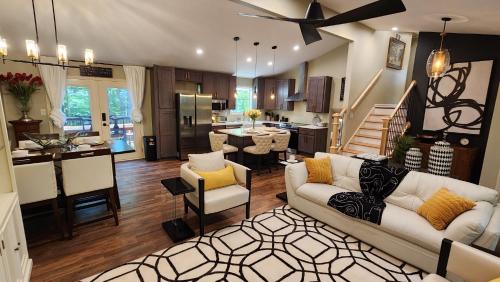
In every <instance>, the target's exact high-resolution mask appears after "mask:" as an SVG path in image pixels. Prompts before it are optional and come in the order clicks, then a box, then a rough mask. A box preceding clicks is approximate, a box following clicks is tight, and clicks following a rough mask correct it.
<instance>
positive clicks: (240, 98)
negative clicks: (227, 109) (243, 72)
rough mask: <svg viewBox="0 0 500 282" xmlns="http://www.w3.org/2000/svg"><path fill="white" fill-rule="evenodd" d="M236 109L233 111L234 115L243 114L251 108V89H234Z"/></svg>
mask: <svg viewBox="0 0 500 282" xmlns="http://www.w3.org/2000/svg"><path fill="white" fill-rule="evenodd" d="M236 93H237V94H238V95H237V97H236V107H235V109H234V110H233V112H235V113H244V112H245V111H248V110H250V109H251V108H252V88H250V87H238V88H236Z"/></svg>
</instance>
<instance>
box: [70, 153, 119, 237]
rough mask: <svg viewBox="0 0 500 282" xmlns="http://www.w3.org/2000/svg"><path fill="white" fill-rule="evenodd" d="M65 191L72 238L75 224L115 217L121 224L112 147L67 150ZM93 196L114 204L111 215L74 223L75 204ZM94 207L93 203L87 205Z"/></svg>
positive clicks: (116, 222) (117, 222)
mask: <svg viewBox="0 0 500 282" xmlns="http://www.w3.org/2000/svg"><path fill="white" fill-rule="evenodd" d="M61 159H62V161H61V164H62V175H63V190H64V193H65V195H66V197H67V200H66V216H67V220H68V234H69V238H72V237H73V227H76V226H80V225H83V224H88V223H93V222H96V221H99V220H105V219H109V218H112V217H113V218H114V220H115V224H116V225H118V224H119V221H118V211H117V208H116V202H115V194H114V191H113V189H114V188H113V184H114V181H113V164H112V158H111V150H110V149H96V150H92V151H83V152H78V151H76V152H67V153H63V154H62V156H61ZM93 196H104V197H106V199H107V203H109V204H110V205H111V210H112V215H110V214H108V215H105V216H102V217H100V218H97V219H94V220H90V221H88V222H82V223H79V224H76V225H75V224H74V223H73V220H74V211H75V205H76V204H78V203H79V200H85V198H88V197H93ZM88 206H93V205H88Z"/></svg>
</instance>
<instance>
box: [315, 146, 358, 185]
mask: <svg viewBox="0 0 500 282" xmlns="http://www.w3.org/2000/svg"><path fill="white" fill-rule="evenodd" d="M324 157H330V159H331V161H332V173H333V177H334V178H333V184H334V185H335V186H337V187H341V188H344V189H347V190H350V191H352V192H361V187H360V186H359V169H360V168H361V164H363V160H360V159H355V158H351V157H347V156H342V155H337V154H328V153H321V152H317V153H316V154H315V155H314V158H324Z"/></svg>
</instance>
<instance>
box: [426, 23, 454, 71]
mask: <svg viewBox="0 0 500 282" xmlns="http://www.w3.org/2000/svg"><path fill="white" fill-rule="evenodd" d="M441 20H442V21H443V22H444V25H443V32H441V44H440V46H439V50H432V52H431V54H430V55H429V58H428V59H427V66H426V70H427V76H428V77H430V78H438V77H442V76H443V75H444V74H445V73H446V72H447V71H448V70H449V69H450V52H449V51H448V49H443V43H444V37H445V36H446V23H447V22H449V21H451V18H448V17H445V18H442V19H441Z"/></svg>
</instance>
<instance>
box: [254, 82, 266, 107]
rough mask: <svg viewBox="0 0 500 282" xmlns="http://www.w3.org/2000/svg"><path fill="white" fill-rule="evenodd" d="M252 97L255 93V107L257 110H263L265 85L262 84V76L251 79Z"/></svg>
mask: <svg viewBox="0 0 500 282" xmlns="http://www.w3.org/2000/svg"><path fill="white" fill-rule="evenodd" d="M252 88H253V89H252V99H253V95H254V94H255V95H257V98H256V99H257V109H259V110H264V97H265V95H264V92H265V86H264V78H262V77H257V78H254V80H253V87H252Z"/></svg>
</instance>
